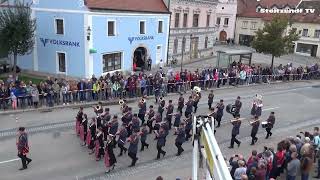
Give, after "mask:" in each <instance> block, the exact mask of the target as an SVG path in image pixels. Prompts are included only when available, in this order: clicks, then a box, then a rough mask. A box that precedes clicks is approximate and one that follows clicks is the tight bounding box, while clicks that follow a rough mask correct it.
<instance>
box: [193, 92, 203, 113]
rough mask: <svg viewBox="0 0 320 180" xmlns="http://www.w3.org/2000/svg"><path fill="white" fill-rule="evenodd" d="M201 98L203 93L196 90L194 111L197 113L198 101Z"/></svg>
mask: <svg viewBox="0 0 320 180" xmlns="http://www.w3.org/2000/svg"><path fill="white" fill-rule="evenodd" d="M200 99H201V93H200V92H196V94H195V95H194V100H193V107H194V113H196V112H197V110H198V103H199V101H200Z"/></svg>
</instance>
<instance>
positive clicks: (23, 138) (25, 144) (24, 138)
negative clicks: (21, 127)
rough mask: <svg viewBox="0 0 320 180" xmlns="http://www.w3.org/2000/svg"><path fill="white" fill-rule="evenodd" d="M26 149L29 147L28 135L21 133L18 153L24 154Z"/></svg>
mask: <svg viewBox="0 0 320 180" xmlns="http://www.w3.org/2000/svg"><path fill="white" fill-rule="evenodd" d="M26 147H28V135H27V133H21V134H20V136H19V138H18V144H17V148H18V152H19V153H23V151H24V150H25V148H26Z"/></svg>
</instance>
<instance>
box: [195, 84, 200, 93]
mask: <svg viewBox="0 0 320 180" xmlns="http://www.w3.org/2000/svg"><path fill="white" fill-rule="evenodd" d="M193 91H194V92H196V93H200V92H201V88H200V87H198V86H195V87H193Z"/></svg>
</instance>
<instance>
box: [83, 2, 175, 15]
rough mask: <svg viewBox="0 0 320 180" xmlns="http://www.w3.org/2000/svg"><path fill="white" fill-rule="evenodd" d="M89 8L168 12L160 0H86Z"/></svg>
mask: <svg viewBox="0 0 320 180" xmlns="http://www.w3.org/2000/svg"><path fill="white" fill-rule="evenodd" d="M86 4H87V7H88V8H89V9H105V10H119V11H137V12H156V13H169V10H168V8H167V7H166V5H165V4H164V2H163V1H162V0H86Z"/></svg>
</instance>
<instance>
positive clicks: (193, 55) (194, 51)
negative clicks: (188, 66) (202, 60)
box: [190, 37, 199, 59]
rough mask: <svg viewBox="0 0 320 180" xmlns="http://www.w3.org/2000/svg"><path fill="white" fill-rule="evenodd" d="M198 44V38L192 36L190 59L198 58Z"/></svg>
mask: <svg viewBox="0 0 320 180" xmlns="http://www.w3.org/2000/svg"><path fill="white" fill-rule="evenodd" d="M198 44H199V38H198V37H194V38H191V52H190V53H191V59H195V58H198Z"/></svg>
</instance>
